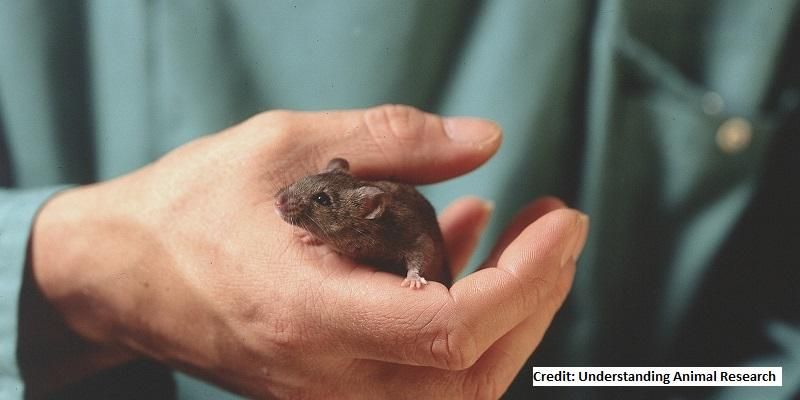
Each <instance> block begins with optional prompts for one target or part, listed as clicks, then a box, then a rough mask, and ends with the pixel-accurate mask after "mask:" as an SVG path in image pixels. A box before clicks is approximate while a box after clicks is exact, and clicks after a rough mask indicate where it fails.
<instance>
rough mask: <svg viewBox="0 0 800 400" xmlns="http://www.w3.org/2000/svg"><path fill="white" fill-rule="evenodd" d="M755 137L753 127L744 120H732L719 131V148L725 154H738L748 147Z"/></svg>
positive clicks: (737, 118)
mask: <svg viewBox="0 0 800 400" xmlns="http://www.w3.org/2000/svg"><path fill="white" fill-rule="evenodd" d="M752 137H753V127H752V125H750V122H749V121H748V120H746V119H744V118H739V117H736V118H731V119H729V120H727V121H725V122H723V123H722V125H720V126H719V129H717V146H719V149H720V150H722V151H723V152H724V153H728V154H735V153H738V152H740V151H742V150H744V149H745V148H747V146H748V145H750V140H751V139H752Z"/></svg>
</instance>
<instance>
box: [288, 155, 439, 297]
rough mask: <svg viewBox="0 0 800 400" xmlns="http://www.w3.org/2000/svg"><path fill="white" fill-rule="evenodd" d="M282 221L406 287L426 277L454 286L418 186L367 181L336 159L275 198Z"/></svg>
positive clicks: (432, 216)
mask: <svg viewBox="0 0 800 400" xmlns="http://www.w3.org/2000/svg"><path fill="white" fill-rule="evenodd" d="M275 209H276V211H277V213H278V215H280V216H281V218H282V219H283V220H284V221H286V222H288V223H290V224H292V225H295V226H298V227H300V228H302V229H303V230H305V231H306V232H308V233H309V234H310V235H311V236H312V238H313V239H314V240H315V241H319V242H322V243H325V244H327V245H328V246H329V247H331V248H332V249H334V250H335V251H337V252H338V253H340V254H343V255H345V256H347V257H350V258H352V259H354V260H355V261H358V262H362V263H365V264H369V265H373V266H376V267H379V268H381V269H384V270H387V271H389V272H394V273H397V274H401V275H403V274H405V275H406V279H405V280H404V281H403V284H402V285H403V286H409V287H411V288H414V289H416V288H420V287H422V286H423V285H425V284H427V280H426V279H425V278H424V277H423V274H425V273H426V272H427V271H442V272H441V274H440V275H441V276H438V277H436V280H438V281H441V283H443V284H445V285H449V276H448V271H449V269H448V268H447V265H446V264H447V261H446V258H445V249H444V239H443V238H442V233H441V230H440V229H439V223H438V222H437V219H436V212H435V211H434V209H433V206H431V204H430V203H429V202H428V200H427V199H425V197H424V196H422V194H420V193H419V192H418V191H417V190H416V189H415V188H414V187H413V186H411V185H406V184H401V183H396V182H389V181H362V180H359V179H357V178H355V177H353V176H352V175H350V173H349V163H348V162H347V160H345V159H343V158H334V159H332V160H331V161H330V162H329V163H328V165H327V166H326V167H325V168H324V169H323V170H322V172H320V173H319V174H316V175H309V176H306V177H303V178H300V179H299V180H297V181H296V182H294V183H292V184H290V185H288V186H286V187H285V188H283V189H281V190H280V191H279V192H278V194H277V195H276V196H275Z"/></svg>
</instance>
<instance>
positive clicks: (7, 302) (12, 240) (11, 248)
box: [0, 186, 65, 399]
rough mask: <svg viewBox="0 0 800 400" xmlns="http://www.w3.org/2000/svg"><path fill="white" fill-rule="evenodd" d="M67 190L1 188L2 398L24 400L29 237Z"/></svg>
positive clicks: (0, 316)
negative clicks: (21, 363) (39, 216)
mask: <svg viewBox="0 0 800 400" xmlns="http://www.w3.org/2000/svg"><path fill="white" fill-rule="evenodd" d="M64 188H65V187H63V186H58V187H47V188H39V189H27V190H16V189H0V398H3V399H14V398H22V397H23V394H24V391H23V389H24V385H23V383H22V379H21V378H20V374H19V369H18V367H17V359H16V351H17V321H18V318H17V317H18V307H19V295H20V287H21V283H22V276H23V272H24V269H25V263H26V257H27V249H28V238H29V237H30V232H31V225H32V224H33V221H34V218H35V217H36V213H37V212H38V210H39V208H40V207H41V206H42V204H44V202H45V201H47V199H48V198H50V196H52V195H53V194H55V193H56V192H58V191H60V190H63V189H64Z"/></svg>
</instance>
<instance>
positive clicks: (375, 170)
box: [280, 105, 502, 183]
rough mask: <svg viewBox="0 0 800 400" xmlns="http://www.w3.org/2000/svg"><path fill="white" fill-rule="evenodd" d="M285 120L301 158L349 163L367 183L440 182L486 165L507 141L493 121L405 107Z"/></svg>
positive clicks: (311, 114) (305, 115)
mask: <svg viewBox="0 0 800 400" xmlns="http://www.w3.org/2000/svg"><path fill="white" fill-rule="evenodd" d="M280 115H281V116H282V117H283V118H285V119H286V121H285V122H284V123H283V126H284V127H285V129H286V130H288V131H289V132H285V133H286V134H288V135H289V137H291V139H292V140H291V141H292V146H294V147H295V149H296V150H295V149H293V150H294V151H295V152H296V153H297V154H302V155H303V157H304V158H311V160H310V162H311V164H312V165H316V166H317V168H322V167H323V166H325V165H326V164H327V162H328V161H329V160H330V159H332V158H335V157H342V158H345V159H347V160H348V161H350V167H351V171H352V173H353V174H354V175H356V176H359V177H362V178H364V179H390V180H397V181H402V182H408V183H430V182H436V181H441V180H443V179H447V178H451V177H454V176H457V175H461V174H464V173H466V172H468V171H471V170H473V169H475V168H477V167H478V166H480V165H481V164H483V163H484V162H486V160H488V159H489V157H491V156H492V155H493V154H494V153H495V152H496V151H497V149H498V147H499V146H500V142H501V139H502V135H501V131H500V127H499V126H498V125H497V124H496V123H494V122H492V121H489V120H485V119H480V118H472V117H453V118H443V117H440V116H439V115H436V114H431V113H427V112H423V111H420V110H418V109H416V108H413V107H409V106H402V105H382V106H377V107H373V108H369V109H361V110H343V111H328V112H285V111H284V112H280ZM298 137H302V138H303V140H298ZM306 161H309V160H306ZM307 172H308V171H307Z"/></svg>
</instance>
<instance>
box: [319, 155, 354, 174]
mask: <svg viewBox="0 0 800 400" xmlns="http://www.w3.org/2000/svg"><path fill="white" fill-rule="evenodd" d="M349 170H350V163H348V162H347V160H345V159H344V158H339V157H336V158H334V159H333V160H330V161H328V165H327V166H326V167H325V169H323V170H322V172H337V171H339V172H347V171H349Z"/></svg>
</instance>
